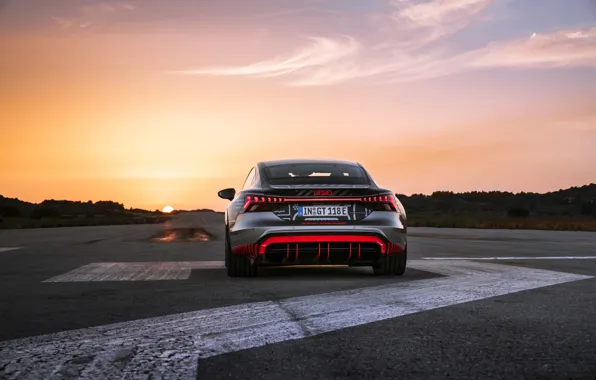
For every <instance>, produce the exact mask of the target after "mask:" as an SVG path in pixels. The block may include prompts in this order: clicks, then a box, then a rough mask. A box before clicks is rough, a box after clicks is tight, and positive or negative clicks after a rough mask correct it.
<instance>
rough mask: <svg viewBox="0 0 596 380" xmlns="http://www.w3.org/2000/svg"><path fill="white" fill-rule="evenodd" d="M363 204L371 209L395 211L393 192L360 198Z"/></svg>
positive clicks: (395, 202) (395, 203)
mask: <svg viewBox="0 0 596 380" xmlns="http://www.w3.org/2000/svg"><path fill="white" fill-rule="evenodd" d="M362 202H364V204H365V206H366V207H368V208H369V209H371V210H373V211H393V212H397V210H398V209H397V201H396V199H395V196H394V195H393V194H381V195H376V196H372V197H364V198H362Z"/></svg>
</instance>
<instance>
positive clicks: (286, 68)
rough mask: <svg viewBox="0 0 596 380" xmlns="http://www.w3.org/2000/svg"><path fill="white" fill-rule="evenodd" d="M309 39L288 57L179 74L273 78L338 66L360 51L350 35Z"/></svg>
mask: <svg viewBox="0 0 596 380" xmlns="http://www.w3.org/2000/svg"><path fill="white" fill-rule="evenodd" d="M308 39H309V40H311V45H309V46H307V47H304V48H301V49H299V50H297V51H295V52H294V53H293V54H290V55H289V56H287V57H279V58H274V59H272V60H268V61H262V62H258V63H255V64H252V65H248V66H243V67H230V68H204V69H196V70H186V71H180V72H179V73H183V74H198V75H210V74H211V75H239V76H257V77H273V76H280V75H287V74H291V73H295V72H297V71H302V70H309V69H313V68H317V67H325V66H334V65H338V64H341V63H339V62H340V61H341V60H343V59H345V58H349V57H350V56H353V55H355V54H357V53H358V51H359V50H361V49H362V46H361V44H360V43H359V42H358V41H357V40H356V39H354V38H352V37H349V36H339V37H337V38H323V37H308ZM328 80H330V79H328Z"/></svg>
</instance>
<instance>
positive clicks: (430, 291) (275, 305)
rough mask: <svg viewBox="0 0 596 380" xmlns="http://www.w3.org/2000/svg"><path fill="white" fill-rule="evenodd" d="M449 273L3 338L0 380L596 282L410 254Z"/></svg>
mask: <svg viewBox="0 0 596 380" xmlns="http://www.w3.org/2000/svg"><path fill="white" fill-rule="evenodd" d="M408 265H409V267H410V268H413V269H419V270H424V271H429V272H435V273H438V274H441V275H443V276H445V277H439V278H433V279H427V280H419V281H410V282H398V283H393V284H388V285H382V286H376V287H369V288H362V289H353V290H346V291H338V292H332V293H326V294H315V295H308V296H303V297H293V298H287V299H283V300H278V301H264V302H255V303H249V304H243V305H234V306H229V307H221V308H216V309H207V310H199V311H194V312H189V313H182V314H173V315H168V316H163V317H157V318H149V319H141V320H136V321H128V322H123V323H116V324H111V325H105V326H97V327H90V328H85V329H80V330H73V331H65V332H59V333H55V334H49V335H42V336H37V337H30V338H25V339H18V340H12V341H5V342H0V358H2V359H0V378H5V379H17V378H18V379H40V378H49V377H51V376H56V377H57V378H58V377H59V378H62V379H66V378H80V379H93V378H110V379H114V378H122V379H130V378H137V377H139V376H141V374H143V375H142V377H143V378H147V377H148V376H149V374H152V375H154V376H156V377H157V378H167V379H179V378H183V379H188V378H194V377H195V376H196V370H197V365H198V360H199V359H202V358H208V357H212V356H215V355H220V354H225V353H228V352H234V351H238V350H244V349H249V348H254V347H260V346H264V345H267V344H272V343H278V342H283V341H288V340H295V339H301V338H306V337H311V336H314V335H318V334H322V333H325V332H330V331H335V330H339V329H344V328H348V327H353V326H359V325H363V324H367V323H371V322H376V321H382V320H386V319H389V318H396V317H399V316H403V315H408V314H413V313H419V312H423V311H427V310H432V309H436V308H441V307H447V306H450V305H456V304H461V303H465V302H471V301H477V300H482V299H486V298H489V297H495V296H501V295H505V294H510V293H515V292H521V291H525V290H529V289H537V288H541V287H545V286H551V285H556V284H562V283H567V282H572V281H578V280H584V279H590V278H594V277H592V276H584V275H577V274H571V273H562V272H554V271H548V270H541V269H533V268H521V267H515V266H510V265H502V264H494V263H479V262H471V261H463V262H453V263H452V262H446V263H440V264H438V263H436V262H434V261H423V260H412V261H410V262H409V263H408Z"/></svg>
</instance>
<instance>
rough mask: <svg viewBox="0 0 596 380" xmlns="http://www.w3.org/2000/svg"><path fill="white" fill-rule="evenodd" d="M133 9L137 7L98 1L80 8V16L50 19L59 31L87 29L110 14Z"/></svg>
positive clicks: (131, 3) (122, 3)
mask: <svg viewBox="0 0 596 380" xmlns="http://www.w3.org/2000/svg"><path fill="white" fill-rule="evenodd" d="M135 9H137V6H136V5H135V4H134V3H133V2H123V1H100V2H96V3H88V4H85V5H83V6H81V7H80V9H79V13H80V16H78V17H72V18H66V17H56V16H54V17H52V19H53V20H54V21H55V22H56V24H57V25H58V27H59V28H61V29H72V28H75V27H76V28H80V29H87V28H89V27H91V26H94V25H98V24H100V23H102V22H104V21H105V20H106V19H107V17H109V16H110V14H113V13H116V12H119V11H134V10H135Z"/></svg>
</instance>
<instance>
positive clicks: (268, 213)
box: [229, 162, 407, 274]
mask: <svg viewBox="0 0 596 380" xmlns="http://www.w3.org/2000/svg"><path fill="white" fill-rule="evenodd" d="M259 170H260V176H261V181H260V186H257V187H255V188H254V189H249V190H247V191H245V192H243V193H242V194H240V195H239V197H238V199H237V200H236V202H237V205H236V207H235V209H236V211H237V215H236V217H235V218H234V223H233V225H232V226H231V227H230V229H229V241H230V248H231V253H232V254H233V255H235V256H241V257H244V258H246V259H248V260H250V261H251V263H252V264H251V265H256V266H284V265H292V266H294V265H350V266H372V267H373V268H376V270H375V272H378V273H382V272H387V270H385V269H384V268H385V266H386V263H387V260H388V258H389V261H391V257H394V256H395V258H396V259H397V255H400V257H401V258H403V259H404V260H405V257H406V248H407V239H406V216H405V212H404V210H403V207H402V205H401V203H400V202H399V200H398V199H397V198H396V197H395V195H394V194H393V193H392V192H391V191H389V190H386V189H381V188H379V187H377V186H376V184H374V182H373V180H372V179H371V178H370V176H369V175H368V173H367V172H366V170H364V168H362V167H361V166H360V165H357V164H351V163H350V164H348V163H321V162H317V163H312V162H310V163H309V162H307V163H275V164H269V165H268V164H267V163H264V164H260V165H259ZM294 172H297V173H298V174H295V173H294ZM404 263H405V261H404ZM404 269H405V266H404ZM390 272H392V273H387V274H401V273H397V272H399V271H398V270H393V271H390ZM393 272H395V273H393ZM402 273H403V271H402Z"/></svg>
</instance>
